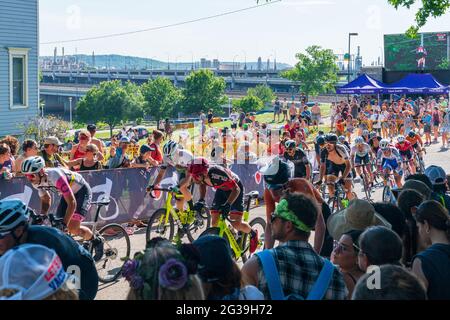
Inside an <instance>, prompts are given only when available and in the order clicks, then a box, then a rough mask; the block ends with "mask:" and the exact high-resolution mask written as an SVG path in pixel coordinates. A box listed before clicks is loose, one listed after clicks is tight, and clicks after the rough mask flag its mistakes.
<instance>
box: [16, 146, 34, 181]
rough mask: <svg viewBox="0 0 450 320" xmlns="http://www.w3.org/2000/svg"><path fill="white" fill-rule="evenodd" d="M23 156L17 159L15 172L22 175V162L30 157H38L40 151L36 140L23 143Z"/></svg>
mask: <svg viewBox="0 0 450 320" xmlns="http://www.w3.org/2000/svg"><path fill="white" fill-rule="evenodd" d="M22 152H23V153H22V154H21V155H20V156H18V157H17V159H16V161H15V163H14V166H15V169H14V172H16V173H20V172H21V170H22V168H21V167H22V162H23V160H25V159H26V158H29V157H34V156H37V155H38V152H39V149H38V145H37V142H36V141H34V140H25V141H24V142H23V143H22Z"/></svg>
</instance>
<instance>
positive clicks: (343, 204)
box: [341, 199, 349, 209]
mask: <svg viewBox="0 0 450 320" xmlns="http://www.w3.org/2000/svg"><path fill="white" fill-rule="evenodd" d="M348 202H349V201H348V199H342V201H341V203H342V207H343V208H344V209H345V208H347V207H348Z"/></svg>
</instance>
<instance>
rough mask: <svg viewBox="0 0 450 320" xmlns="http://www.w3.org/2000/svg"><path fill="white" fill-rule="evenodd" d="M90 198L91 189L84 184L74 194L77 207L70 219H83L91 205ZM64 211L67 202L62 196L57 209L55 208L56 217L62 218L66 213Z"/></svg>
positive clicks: (81, 220)
mask: <svg viewBox="0 0 450 320" xmlns="http://www.w3.org/2000/svg"><path fill="white" fill-rule="evenodd" d="M91 200H92V190H91V188H90V187H89V186H88V185H84V186H83V187H82V188H81V189H80V190H78V192H77V193H76V194H75V201H76V202H77V207H76V209H75V212H74V214H73V216H72V219H71V221H80V222H83V221H84V219H85V218H86V216H87V214H88V212H89V209H90V207H91ZM66 211H67V202H66V199H64V197H62V198H61V202H60V203H59V205H58V209H56V218H64V217H65V215H66Z"/></svg>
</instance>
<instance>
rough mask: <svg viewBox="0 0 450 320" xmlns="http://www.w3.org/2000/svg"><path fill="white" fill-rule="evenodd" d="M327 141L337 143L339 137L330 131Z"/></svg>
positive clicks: (326, 137)
mask: <svg viewBox="0 0 450 320" xmlns="http://www.w3.org/2000/svg"><path fill="white" fill-rule="evenodd" d="M325 141H326V142H328V143H337V141H338V137H337V135H335V134H334V133H329V134H327V135H326V136H325Z"/></svg>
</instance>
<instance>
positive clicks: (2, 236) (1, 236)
mask: <svg viewBox="0 0 450 320" xmlns="http://www.w3.org/2000/svg"><path fill="white" fill-rule="evenodd" d="M11 233H12V231H6V232H1V233H0V240H3V239H5V238H6V237H7V236H9V235H10V234H11Z"/></svg>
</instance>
